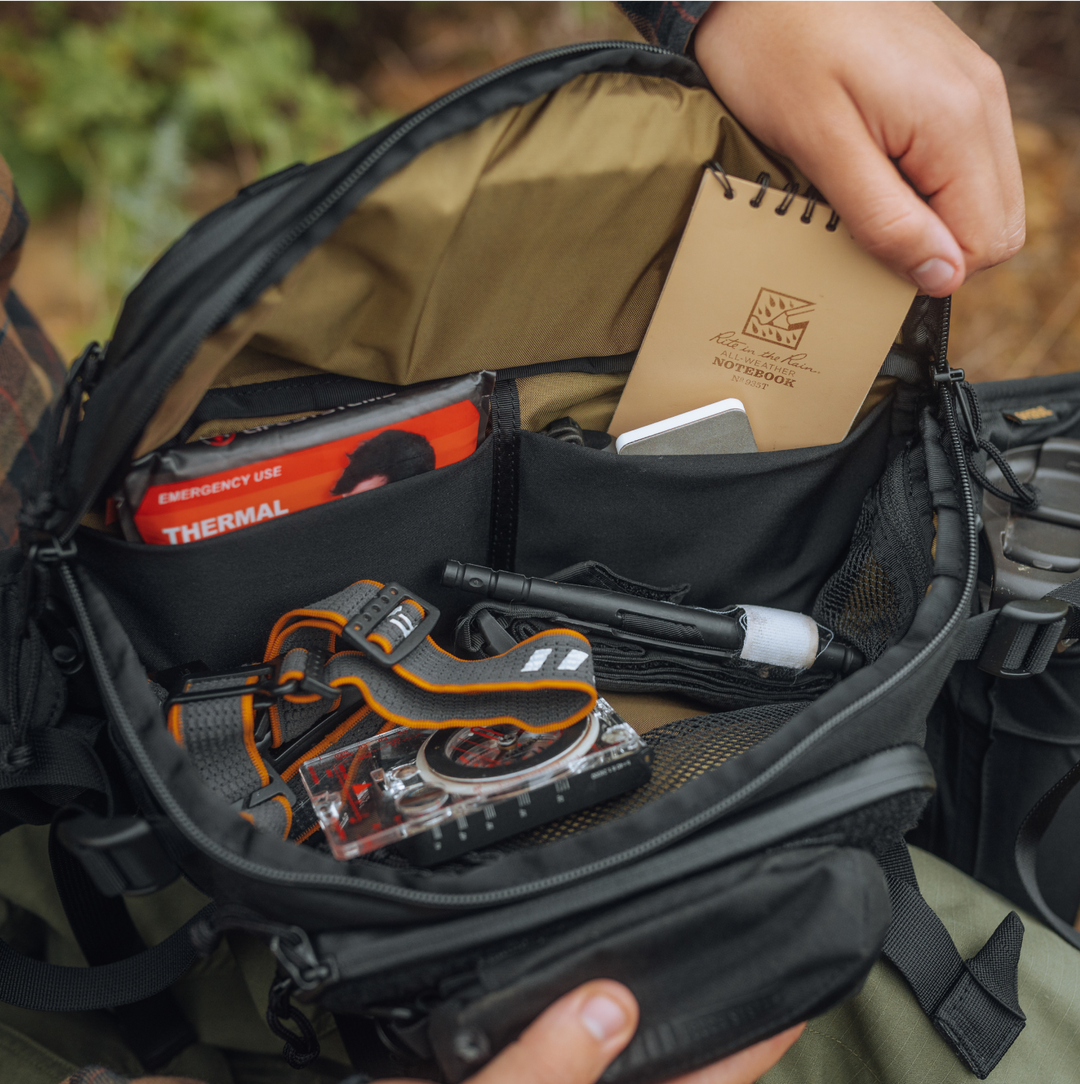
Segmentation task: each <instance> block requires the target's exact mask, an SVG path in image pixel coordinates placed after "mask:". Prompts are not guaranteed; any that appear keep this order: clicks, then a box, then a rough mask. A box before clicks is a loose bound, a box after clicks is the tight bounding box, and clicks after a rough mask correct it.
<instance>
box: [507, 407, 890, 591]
mask: <svg viewBox="0 0 1080 1084" xmlns="http://www.w3.org/2000/svg"><path fill="white" fill-rule="evenodd" d="M889 419H890V413H889V401H885V402H882V403H879V404H878V406H877V407H875V408H874V409H873V410H872V411H871V412H870V414H869V415H868V416H867V417H866V418H865V419H863V421H862V422H861V423H860V424H859V426H858V427H857V428H856V429H855V431H854V432H853V433H851V434H850V435H849V436H848V437H847V438H846V439H845V440H844V441H842V442H841V443H839V444H830V445H822V446H820V447H815V448H800V449H795V450H791V451H782V452H758V453H754V454H748V455H742V454H727V455H681V456H617V455H613V454H611V453H610V452H598V451H593V450H591V449H588V448H580V447H576V446H571V445H567V444H563V443H562V442H560V441H557V440H552V439H551V438H550V437H547V436H545V435H542V434H538V433H529V432H522V433H521V435H520V439H521V447H520V478H519V493H520V497H519V505H518V529H517V550H516V553H517V560H516V563H517V568H516V571H518V572H523V573H525V574H526V575H532V576H545V575H548V574H550V573H552V572H554V571H556V570H557V569H559V568H562V567H565V566H566V565H568V564H570V563H572V562H575V561H580V560H586V559H589V560H596V561H600V562H602V563H603V564H606V565H608V566H609V567H610V568H613V569H615V570H616V571H617V572H619V573H620V574H621V575H623V576H629V577H631V578H633V579H637V580H641V581H643V582H646V583H679V582H689V583H690V584H691V585H692V586H691V591H690V594H689V595H688V596H687V598H686V600H685V601H686V602H687V603H688V604H690V605H701V606H721V605H728V604H733V603H742V602H745V603H755V604H758V605H767V606H778V607H782V608H785V609H791V610H802V611H804V612H808V611H809V608H810V606H811V605H812V603H813V601H814V597H815V595H816V594H817V592H818V591H819V590H820V588H821V586H822V585H823V584H824V583H825V581H826V579H827V578H828V577H829V575H830V574H831V573H832V572H833V570H834V569H835V568H836V567H837V565H838V564H839V563H840V562H841V561H842V559H843V557H844V555H845V553H846V551H847V549H848V546H849V545H850V543H851V538H852V533H853V531H854V528H855V524H856V522H857V521H858V518H859V511H860V509H861V507H862V503H863V498H864V496H865V494H866V492H867V490H869V489H870V487H871V486H872V485H873V484H874V482H875V481H876V480H877V478H878V477H879V475H880V474H881V472H882V470H883V469H884V467H885V462H886V454H887V449H888V443H889V437H890V425H889Z"/></svg>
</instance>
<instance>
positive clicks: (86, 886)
mask: <svg viewBox="0 0 1080 1084" xmlns="http://www.w3.org/2000/svg"><path fill="white" fill-rule="evenodd" d="M56 826H57V825H56V822H55V821H54V822H53V826H52V830H51V831H50V833H49V862H50V864H51V866H52V871H53V880H54V881H55V882H56V890H57V893H58V894H59V896H60V902H61V903H62V904H63V906H64V913H65V914H66V915H67V918H68V922H69V923H70V924H71V931H72V933H74V935H75V940H76V941H77V942H78V944H79V948H80V949H82V953H83V955H84V956H85V957H86V962H87V963H88V964H90V965H91V967H95V966H101V965H102V964H111V963H116V962H117V961H120V960H124V959H126V958H128V957H130V956H135V955H137V954H138V953H140V952H143V951H145V949H146V945H145V944H144V942H143V939H142V938H141V937H140V936H139V932H138V930H136V929H135V924H134V923H133V922H132V921H131V916H130V915H129V914H128V910H127V907H126V906H125V905H124V901H123V899H122V898H121V897H119V896H115V897H111V898H110V897H108V896H104V895H102V893H101V892H99V891H98V889H97V887H96V886H95V885H94V883H93V881H91V880H90V877H89V875H88V874H87V872H86V870H85V869H84V868H83V866H82V863H81V862H80V861H79V860H78V859H77V858H76V857H75V856H74V855H73V854H72V853H71V852H70V851H69V850H68V849H67V848H66V847H65V846H64V845H63V844H62V843H61V842H60V840H59V839H58V838H57V832H56ZM114 1014H115V1016H116V1022H117V1025H118V1027H119V1029H120V1034H121V1035H122V1036H123V1039H124V1041H125V1042H126V1043H127V1045H128V1046H129V1047H130V1048H131V1050H132V1052H133V1053H134V1054H135V1056H136V1057H137V1058H138V1059H139V1061H140V1062H141V1063H142V1066H143V1068H144V1069H147V1070H154V1069H160V1068H161V1067H162V1066H164V1065H167V1064H168V1063H169V1062H170V1061H171V1060H172V1059H173V1058H174V1057H175V1056H176V1055H177V1054H179V1053H180V1052H181V1051H182V1050H186V1049H187V1047H189V1046H191V1044H192V1043H194V1042H195V1041H196V1039H197V1036H196V1034H195V1031H194V1029H193V1028H192V1026H191V1024H190V1023H189V1022H188V1020H187V1017H185V1016H184V1014H183V1013H182V1012H181V1011H180V1006H179V1005H178V1004H177V1002H176V999H175V998H174V997H173V995H172V993H171V992H170V991H169V990H162V991H161V992H160V993H157V994H152V995H151V996H150V997H148V998H146V999H145V1000H144V1001H139V1002H134V1003H132V1004H130V1005H120V1006H117V1007H116V1009H115V1010H114Z"/></svg>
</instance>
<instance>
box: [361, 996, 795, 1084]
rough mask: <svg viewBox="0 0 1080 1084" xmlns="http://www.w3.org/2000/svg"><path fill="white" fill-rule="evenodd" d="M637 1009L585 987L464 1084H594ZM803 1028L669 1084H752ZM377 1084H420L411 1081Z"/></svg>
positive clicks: (633, 1024) (626, 999) (628, 999)
mask: <svg viewBox="0 0 1080 1084" xmlns="http://www.w3.org/2000/svg"><path fill="white" fill-rule="evenodd" d="M637 1022H638V1006H637V1001H635V1000H634V995H633V994H632V993H630V991H629V990H628V989H627V988H626V987H625V986H623V985H621V984H620V983H617V982H611V981H609V980H607V979H599V980H597V981H595V982H587V983H585V985H584V986H579V987H578V988H577V989H576V990H572V991H571V992H570V993H569V994H566V995H565V996H564V997H561V998H560V999H559V1000H558V1001H556V1002H555V1004H554V1005H551V1006H549V1007H548V1008H547V1009H546V1010H545V1011H544V1012H543V1013H541V1015H540V1016H538V1017H537V1018H536V1020H534V1021H533V1022H532V1024H530V1025H529V1027H528V1028H526V1030H525V1031H524V1032H523V1033H522V1035H521V1038H519V1039H518V1040H517V1042H515V1043H511V1044H510V1046H508V1047H507V1048H506V1049H505V1050H503V1051H502V1053H501V1054H499V1055H498V1056H497V1057H495V1058H493V1059H492V1060H491V1061H490V1062H489V1063H488V1064H487V1065H485V1066H484V1068H483V1069H481V1070H480V1072H478V1073H477V1074H476V1075H475V1076H472V1077H470V1078H469V1079H468V1080H467V1081H466V1082H465V1084H594V1082H595V1081H596V1080H598V1079H599V1078H600V1074H601V1073H603V1071H604V1070H605V1069H606V1068H607V1067H608V1065H609V1064H610V1063H611V1062H612V1061H613V1060H614V1059H615V1057H616V1055H617V1054H619V1052H620V1051H621V1050H622V1049H623V1048H624V1047H625V1046H626V1044H627V1043H628V1042H630V1040H631V1038H632V1037H633V1035H634V1031H635V1029H636V1028H637ZM803 1026H804V1025H802V1024H800V1025H799V1026H798V1027H794V1028H790V1029H789V1030H787V1031H785V1032H783V1033H782V1034H780V1035H776V1036H774V1037H773V1038H772V1039H767V1040H766V1041H765V1042H763V1043H758V1044H757V1045H756V1046H751V1047H749V1048H748V1049H746V1050H742V1051H740V1052H739V1053H738V1054H733V1055H732V1056H731V1057H729V1058H724V1059H723V1061H718V1062H716V1063H715V1064H713V1065H709V1066H706V1067H705V1068H704V1069H699V1070H697V1071H696V1072H693V1073H690V1074H688V1075H686V1076H681V1077H679V1078H678V1080H676V1081H672V1082H671V1084H753V1082H754V1081H755V1080H757V1078H758V1077H759V1076H761V1074H762V1073H764V1072H765V1070H766V1069H770V1068H771V1067H772V1066H773V1065H775V1064H776V1063H777V1062H778V1061H779V1060H780V1058H781V1057H782V1056H783V1054H784V1052H785V1051H786V1050H787V1048H788V1047H789V1046H791V1044H792V1043H793V1042H795V1040H796V1039H797V1038H798V1037H799V1035H800V1033H801V1032H802V1029H803ZM379 1084H421V1082H420V1081H415V1080H410V1081H406V1080H394V1081H389V1080H385V1081H380V1082H379Z"/></svg>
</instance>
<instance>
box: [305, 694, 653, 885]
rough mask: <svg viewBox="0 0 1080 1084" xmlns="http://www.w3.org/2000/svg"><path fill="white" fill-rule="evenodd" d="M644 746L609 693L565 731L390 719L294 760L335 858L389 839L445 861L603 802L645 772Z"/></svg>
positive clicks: (412, 855)
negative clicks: (336, 746)
mask: <svg viewBox="0 0 1080 1084" xmlns="http://www.w3.org/2000/svg"><path fill="white" fill-rule="evenodd" d="M650 766H651V754H650V749H649V746H648V745H646V744H645V742H643V741H642V740H641V738H640V737H639V736H638V735H637V733H636V732H635V731H634V729H633V728H632V727H631V726H630V725H629V724H628V723H626V722H624V721H623V720H622V719H621V718H620V717H619V716H618V715H617V714H616V713H615V711H614V709H612V707H611V705H610V704H608V703H607V701H605V700H603V699H601V700H598V701H597V704H596V709H595V710H594V711H593V712H592V714H591V715H589V717H588V718H587V719H585V720H583V721H582V722H580V723H576V724H574V725H573V726H570V727H567V728H566V729H565V730H560V731H554V732H551V733H547V734H532V733H529V732H527V731H524V730H520V729H519V728H517V727H513V726H487V727H463V728H457V729H448V730H413V729H411V728H409V727H398V728H397V729H395V730H391V731H388V732H386V733H384V734H378V735H376V736H375V737H373V738H369V739H367V740H366V741H362V742H359V743H357V744H356V745H351V746H348V747H346V748H344V749H340V750H337V751H336V752H333V753H328V754H326V755H325V756H321V757H318V758H316V759H313V760H311V761H308V762H307V763H306V764H305V765H304V766H303V768H302V769H301V775H302V778H303V781H304V786H305V787H306V788H307V791H308V793H309V794H310V795H311V803H312V807H313V808H314V810H315V813H316V815H317V816H318V818H319V823H320V824H321V825H322V828H323V831H324V832H325V834H326V838H327V840H328V841H329V843H330V849H331V851H332V852H333V854H334V857H335V858H339V859H350V858H357V857H359V856H360V855H363V854H369V853H370V852H372V851H377V850H380V849H381V848H383V847H387V846H390V845H391V844H394V845H396V849H397V851H398V852H399V853H401V854H403V855H404V856H405V857H406V858H408V859H409V860H410V861H412V862H413V863H414V864H416V865H421V866H427V865H433V864H434V863H436V862H444V861H446V860H447V859H450V858H454V857H456V856H457V855H459V854H462V853H463V852H465V851H470V850H475V849H476V848H477V847H483V846H486V845H488V844H491V843H494V842H496V841H498V840H501V839H505V838H506V837H507V836H510V835H514V834H516V833H517V832H522V831H524V830H525V829H527V828H534V827H536V826H537V825H540V824H545V823H547V822H548V821H551V820H555V819H556V818H558V817H562V816H566V815H567V814H569V813H574V812H576V811H578V810H580V809H585V808H587V807H588V806H592V805H595V804H596V803H598V802H602V801H605V800H606V799H608V798H612V797H614V796H615V795H617V794H621V793H623V792H624V791H627V790H630V789H631V788H633V787H637V786H640V785H641V784H643V783H645V782H646V781H647V780H648V778H649V773H650Z"/></svg>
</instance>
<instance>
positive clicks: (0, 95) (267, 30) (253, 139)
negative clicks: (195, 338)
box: [0, 0, 390, 309]
mask: <svg viewBox="0 0 1080 1084" xmlns="http://www.w3.org/2000/svg"><path fill="white" fill-rule="evenodd" d="M4 9H6V10H4ZM284 14H285V13H284V9H283V8H282V6H280V5H277V4H274V3H262V2H236V3H196V2H183V3H175V2H172V3H147V2H143V0H135V2H132V3H124V4H86V5H81V4H68V3H29V4H5V5H2V6H0V152H2V153H3V155H4V156H5V157H6V158H7V160H8V162H9V163H10V165H11V167H12V170H13V172H14V174H15V178H16V183H17V185H18V187H19V191H20V193H21V194H22V197H23V200H24V202H25V203H26V205H27V207H28V209H29V211H30V213H31V215H32V216H40V215H42V214H45V213H48V212H49V211H51V210H53V209H55V208H56V207H57V206H58V205H59V204H61V203H63V202H65V201H71V200H78V201H80V203H81V206H82V215H81V217H80V224H81V234H82V244H83V257H84V259H85V260H86V261H87V262H88V266H90V267H92V269H93V274H94V277H95V280H96V281H97V282H98V283H99V284H100V285H101V287H102V289H103V290H104V291H105V292H106V294H107V295H108V298H109V301H110V302H111V304H110V305H109V308H110V309H112V308H113V307H114V305H115V302H116V301H117V300H119V297H120V296H121V295H122V294H123V292H124V291H126V290H127V289H128V288H130V286H131V285H132V284H133V282H134V281H135V280H136V279H137V277H138V275H139V274H140V273H141V272H142V271H143V270H144V269H145V268H146V267H147V266H148V265H149V263H150V262H151V260H152V259H153V258H154V257H155V256H156V255H157V254H158V253H159V252H160V251H161V250H162V248H163V247H165V245H166V244H167V243H168V242H169V241H170V240H171V239H173V238H174V237H175V236H176V235H177V234H178V233H179V232H180V231H181V230H182V229H183V228H184V226H185V225H186V224H187V222H188V221H189V220H190V218H191V217H192V216H191V213H190V211H188V210H187V209H186V208H185V206H184V201H183V194H184V191H185V189H186V187H187V185H188V183H189V180H190V175H189V168H190V165H191V163H192V162H194V161H197V160H199V159H217V160H226V161H227V160H229V159H230V158H231V160H232V162H235V163H236V165H237V168H238V171H239V173H240V174H241V175H245V174H246V175H247V177H246V179H248V180H252V179H254V177H255V176H260V175H264V174H266V173H269V172H273V171H274V170H277V169H280V168H283V167H285V166H287V165H290V164H291V163H292V162H295V161H298V160H304V161H310V160H313V159H315V158H320V157H323V156H325V155H327V154H330V153H333V152H335V151H337V150H340V149H342V148H344V147H346V146H348V145H349V144H350V143H352V142H354V141H356V140H357V139H360V138H362V137H363V136H364V135H366V134H367V133H368V132H370V131H372V130H374V129H375V128H377V127H379V126H381V125H382V124H384V123H385V122H386V121H387V120H388V119H390V118H389V116H388V115H386V114H374V115H367V116H364V115H362V114H361V112H360V110H359V107H358V105H359V103H358V100H357V95H356V93H355V92H354V91H352V90H350V89H349V88H347V87H342V86H338V85H335V84H334V83H333V82H331V80H330V79H329V78H327V77H326V76H325V75H323V74H321V73H320V72H317V71H315V70H314V67H313V58H312V46H311V43H310V41H309V39H308V37H307V36H306V35H305V34H304V33H303V32H302V31H300V30H299V29H297V28H296V27H295V26H293V25H290V24H289V23H288V22H286V21H285V18H284Z"/></svg>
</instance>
